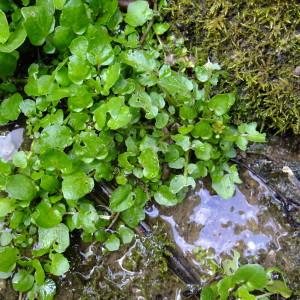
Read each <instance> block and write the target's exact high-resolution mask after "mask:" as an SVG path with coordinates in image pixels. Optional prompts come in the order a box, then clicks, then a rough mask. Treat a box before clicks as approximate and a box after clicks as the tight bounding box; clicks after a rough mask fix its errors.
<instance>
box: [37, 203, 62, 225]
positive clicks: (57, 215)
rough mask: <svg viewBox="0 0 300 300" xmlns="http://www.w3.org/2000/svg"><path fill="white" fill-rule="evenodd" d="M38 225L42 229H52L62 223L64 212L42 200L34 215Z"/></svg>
mask: <svg viewBox="0 0 300 300" xmlns="http://www.w3.org/2000/svg"><path fill="white" fill-rule="evenodd" d="M32 217H33V219H34V221H35V222H36V224H37V225H38V226H40V227H42V228H51V227H54V226H56V225H58V224H59V223H60V222H61V221H62V212H61V210H60V209H58V208H57V207H55V206H51V204H50V203H49V202H48V201H47V200H42V201H41V202H40V203H39V204H38V205H37V206H36V209H35V211H34V213H33V215H32Z"/></svg>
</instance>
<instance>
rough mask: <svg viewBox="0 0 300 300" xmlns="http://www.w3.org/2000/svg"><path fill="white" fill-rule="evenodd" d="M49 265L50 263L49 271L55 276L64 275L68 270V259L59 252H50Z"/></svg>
mask: <svg viewBox="0 0 300 300" xmlns="http://www.w3.org/2000/svg"><path fill="white" fill-rule="evenodd" d="M50 259H51V265H50V273H51V274H53V275H55V276H61V275H64V274H65V273H66V272H68V271H69V268H70V264H69V262H68V260H67V259H66V258H65V257H64V256H63V255H62V254H60V253H52V254H50Z"/></svg>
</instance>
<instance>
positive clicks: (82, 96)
mask: <svg viewBox="0 0 300 300" xmlns="http://www.w3.org/2000/svg"><path fill="white" fill-rule="evenodd" d="M93 102H94V101H93V98H92V95H91V93H90V92H89V91H88V90H87V88H86V87H85V86H84V85H82V86H80V87H79V88H78V90H77V91H76V95H74V96H73V97H69V99H68V107H69V109H70V110H73V111H75V112H81V111H82V110H84V109H85V108H89V107H91V106H92V105H93Z"/></svg>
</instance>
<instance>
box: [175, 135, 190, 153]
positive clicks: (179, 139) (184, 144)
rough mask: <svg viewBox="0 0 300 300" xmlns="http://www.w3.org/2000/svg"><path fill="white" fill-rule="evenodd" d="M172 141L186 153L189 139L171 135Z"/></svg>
mask: <svg viewBox="0 0 300 300" xmlns="http://www.w3.org/2000/svg"><path fill="white" fill-rule="evenodd" d="M172 140H173V141H175V142H176V144H177V145H178V146H180V147H181V148H182V150H183V151H188V150H189V149H190V146H191V142H190V138H189V137H188V136H186V135H183V134H176V135H172Z"/></svg>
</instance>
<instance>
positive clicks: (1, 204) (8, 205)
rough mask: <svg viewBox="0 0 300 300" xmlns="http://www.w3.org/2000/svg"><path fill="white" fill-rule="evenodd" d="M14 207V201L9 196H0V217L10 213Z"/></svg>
mask: <svg viewBox="0 0 300 300" xmlns="http://www.w3.org/2000/svg"><path fill="white" fill-rule="evenodd" d="M15 208H16V201H15V200H14V199H10V198H0V218H3V217H5V216H7V215H8V214H10V213H12V212H13V211H14V210H15Z"/></svg>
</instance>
